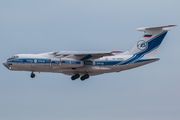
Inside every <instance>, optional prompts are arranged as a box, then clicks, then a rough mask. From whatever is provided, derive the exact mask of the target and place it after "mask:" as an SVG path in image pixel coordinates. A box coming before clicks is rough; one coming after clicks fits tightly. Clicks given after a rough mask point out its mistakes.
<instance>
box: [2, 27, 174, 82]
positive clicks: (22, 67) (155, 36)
mask: <svg viewBox="0 0 180 120" xmlns="http://www.w3.org/2000/svg"><path fill="white" fill-rule="evenodd" d="M173 26H176V25H168V26H160V27H151V28H138V29H137V30H138V31H144V35H143V36H142V37H141V39H140V40H139V41H137V43H136V44H135V45H134V47H133V48H132V49H130V50H129V51H126V52H124V53H122V52H121V51H57V52H48V53H41V54H16V55H14V56H12V57H11V58H9V59H7V60H6V61H4V62H3V65H4V66H5V67H7V68H8V69H9V70H14V71H30V72H31V78H34V77H35V74H34V72H53V73H63V74H65V75H70V76H72V77H71V79H72V80H76V79H78V78H80V79H81V80H82V81H83V80H85V79H88V78H89V77H90V76H95V75H100V74H104V73H111V72H120V71H123V70H127V69H132V68H136V67H139V66H142V65H145V64H148V63H152V62H155V61H158V60H159V58H158V57H157V55H156V51H157V49H158V47H159V45H160V44H161V42H162V41H163V39H164V37H165V36H166V34H167V32H168V31H169V29H167V28H166V27H173ZM114 53H119V54H114Z"/></svg>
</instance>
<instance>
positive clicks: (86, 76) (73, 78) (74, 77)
mask: <svg viewBox="0 0 180 120" xmlns="http://www.w3.org/2000/svg"><path fill="white" fill-rule="evenodd" d="M79 77H80V75H79V74H78V73H76V74H75V75H73V76H72V77H71V79H72V80H76V79H78V78H79ZM88 78H89V74H87V73H86V74H85V75H84V76H81V80H82V81H84V80H85V79H88Z"/></svg>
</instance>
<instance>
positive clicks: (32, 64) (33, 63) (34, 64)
mask: <svg viewBox="0 0 180 120" xmlns="http://www.w3.org/2000/svg"><path fill="white" fill-rule="evenodd" d="M36 63H37V59H34V61H33V62H32V63H31V67H32V68H36Z"/></svg>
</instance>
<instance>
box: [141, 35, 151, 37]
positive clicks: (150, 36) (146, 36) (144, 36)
mask: <svg viewBox="0 0 180 120" xmlns="http://www.w3.org/2000/svg"><path fill="white" fill-rule="evenodd" d="M151 36H152V35H148V34H146V35H144V36H143V37H151Z"/></svg>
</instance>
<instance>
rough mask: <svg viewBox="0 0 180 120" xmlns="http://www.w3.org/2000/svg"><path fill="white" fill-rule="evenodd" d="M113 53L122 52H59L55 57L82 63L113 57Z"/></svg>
mask: <svg viewBox="0 0 180 120" xmlns="http://www.w3.org/2000/svg"><path fill="white" fill-rule="evenodd" d="M113 53H122V51H59V52H57V53H56V56H66V57H68V58H76V59H79V60H82V61H84V60H88V59H98V58H100V57H103V56H114V55H113Z"/></svg>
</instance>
